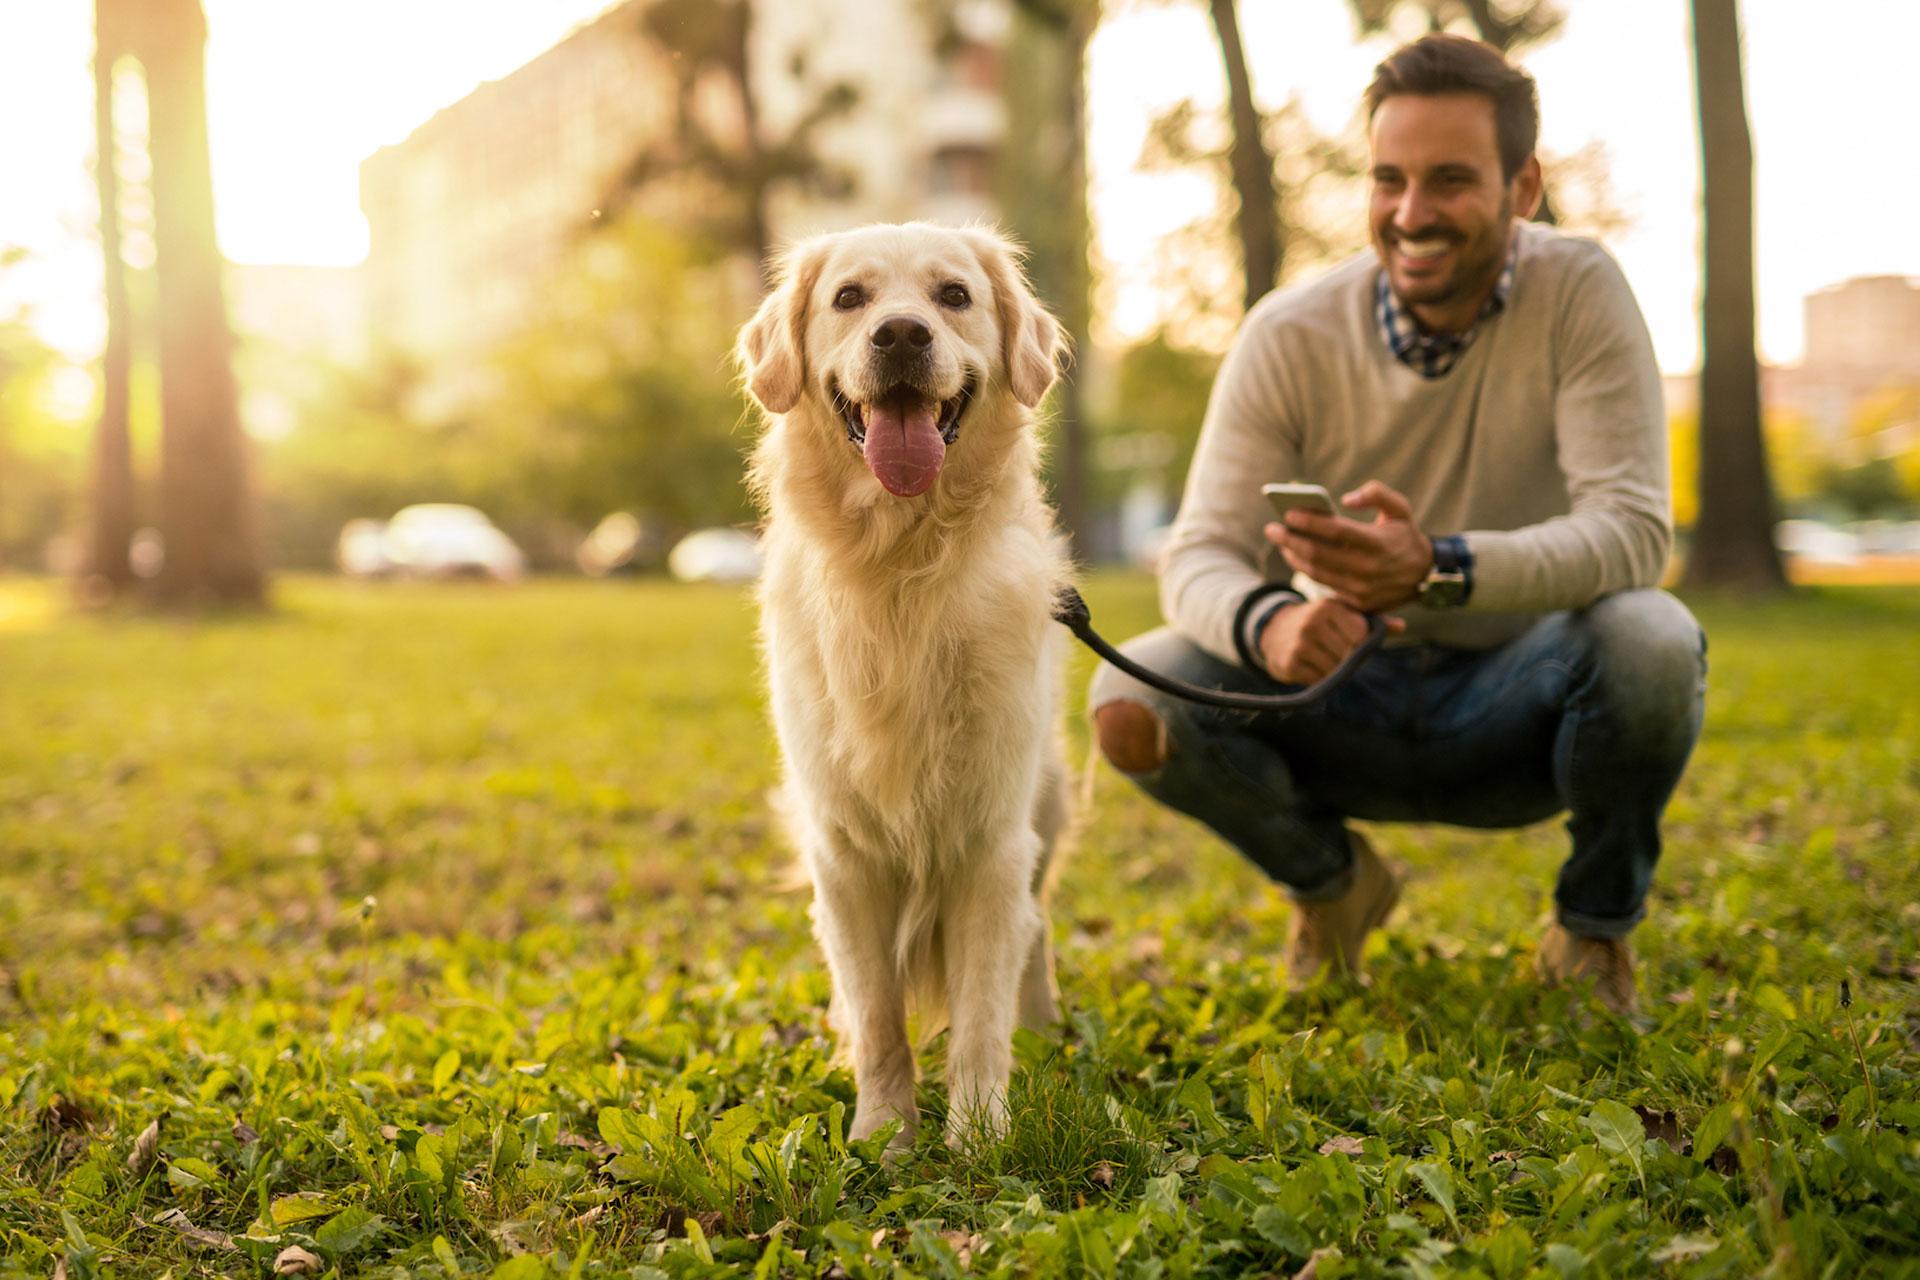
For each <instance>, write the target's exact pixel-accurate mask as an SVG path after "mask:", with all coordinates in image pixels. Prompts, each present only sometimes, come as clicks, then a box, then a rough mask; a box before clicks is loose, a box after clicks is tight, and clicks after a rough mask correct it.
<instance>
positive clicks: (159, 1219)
mask: <svg viewBox="0 0 1920 1280" xmlns="http://www.w3.org/2000/svg"><path fill="white" fill-rule="evenodd" d="M134 1221H136V1222H137V1221H139V1219H138V1218H136V1219H134ZM147 1225H149V1226H154V1227H165V1228H167V1229H168V1230H170V1231H177V1232H179V1233H180V1234H181V1235H183V1236H185V1237H186V1238H187V1240H188V1242H189V1243H191V1244H193V1245H194V1246H195V1247H197V1248H201V1249H222V1250H228V1251H231V1250H232V1249H233V1248H234V1247H235V1246H234V1243H233V1237H232V1236H230V1235H228V1234H227V1233H226V1232H224V1231H210V1230H208V1229H207V1228H205V1227H197V1226H195V1225H194V1223H193V1219H191V1218H189V1217H188V1216H187V1214H186V1211H185V1210H184V1209H179V1208H173V1209H168V1210H167V1211H166V1212H164V1213H160V1214H156V1215H154V1218H153V1221H152V1222H150V1223H148V1224H147Z"/></svg>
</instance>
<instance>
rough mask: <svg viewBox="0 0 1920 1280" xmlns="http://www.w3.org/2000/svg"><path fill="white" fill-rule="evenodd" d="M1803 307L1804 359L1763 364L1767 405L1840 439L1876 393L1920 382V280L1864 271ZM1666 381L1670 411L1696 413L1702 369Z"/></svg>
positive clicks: (1762, 384) (1763, 393)
mask: <svg viewBox="0 0 1920 1280" xmlns="http://www.w3.org/2000/svg"><path fill="white" fill-rule="evenodd" d="M1805 306H1806V325H1807V327H1806V333H1807V351H1806V356H1805V358H1803V359H1802V360H1801V362H1800V363H1799V364H1795V365H1767V366H1764V367H1763V368H1762V369H1761V370H1760V398H1761V403H1762V404H1763V405H1764V406H1765V407H1766V408H1768V409H1769V410H1774V409H1777V410H1781V411H1784V412H1787V413H1794V414H1799V415H1801V416H1803V417H1805V418H1807V419H1808V420H1809V421H1811V422H1812V423H1813V424H1814V426H1815V427H1816V428H1817V429H1818V430H1819V431H1820V432H1821V433H1822V434H1823V435H1825V436H1826V437H1827V438H1828V439H1829V440H1830V441H1836V442H1837V441H1839V440H1841V439H1843V438H1844V437H1845V435H1846V433H1847V428H1848V425H1849V423H1850V422H1851V421H1852V419H1853V418H1854V416H1855V415H1856V413H1857V412H1858V411H1859V409H1860V407H1861V405H1862V404H1863V402H1865V401H1866V400H1868V399H1869V398H1870V397H1874V396H1878V395H1881V394H1883V393H1885V392H1887V391H1890V390H1894V389H1897V388H1901V387H1912V386H1920V280H1914V279H1909V278H1907V277H1905V276H1859V277H1856V278H1854V279H1852V280H1845V281H1842V282H1841V283H1839V284H1834V285H1829V286H1827V287H1826V288H1824V289H1821V290H1819V291H1817V292H1815V293H1812V294H1809V295H1808V296H1807V298H1806V302H1805ZM1665 382H1666V390H1667V410H1668V412H1669V413H1681V412H1689V413H1690V412H1692V411H1693V409H1694V408H1695V406H1696V405H1697V404H1698V403H1699V398H1700V388H1699V378H1698V375H1695V374H1684V375H1678V374H1676V375H1673V376H1670V377H1668V378H1666V379H1665Z"/></svg>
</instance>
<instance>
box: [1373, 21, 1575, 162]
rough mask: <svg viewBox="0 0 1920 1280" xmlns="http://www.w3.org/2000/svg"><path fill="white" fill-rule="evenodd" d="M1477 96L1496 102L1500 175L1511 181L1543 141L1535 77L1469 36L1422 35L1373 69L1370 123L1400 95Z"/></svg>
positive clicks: (1538, 94)
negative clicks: (1465, 94) (1382, 107)
mask: <svg viewBox="0 0 1920 1280" xmlns="http://www.w3.org/2000/svg"><path fill="white" fill-rule="evenodd" d="M1403 93H1412V94H1422V95H1429V94H1444V93H1477V94H1479V95H1480V96H1481V97H1483V98H1485V99H1487V100H1488V101H1490V102H1491V103H1493V125H1494V132H1495V136H1496V137H1497V138H1498V139H1499V144H1500V176H1501V178H1502V179H1503V180H1505V181H1508V182H1511V181H1513V175H1514V174H1516V173H1518V172H1520V166H1521V165H1523V164H1525V163H1526V162H1527V157H1528V156H1530V155H1532V154H1533V148H1534V144H1535V143H1537V142H1538V141H1539V140H1540V93H1539V90H1537V89H1536V88H1535V87H1534V83H1533V77H1532V76H1530V75H1528V74H1527V73H1526V72H1524V71H1522V70H1521V69H1520V68H1518V67H1516V66H1514V65H1513V64H1512V63H1511V62H1508V61H1507V60H1506V59H1505V58H1504V57H1502V56H1501V54H1500V51H1499V50H1498V49H1496V48H1494V47H1493V46H1492V45H1490V44H1483V43H1481V42H1480V41H1478V40H1469V39H1467V37H1465V36H1452V35H1444V34H1436V35H1430V36H1422V37H1421V38H1420V39H1418V40H1415V41H1414V42H1413V43H1412V44H1409V45H1402V46H1401V47H1400V48H1398V49H1396V50H1394V51H1393V52H1392V53H1391V54H1389V55H1388V57H1387V60H1386V61H1385V62H1382V63H1381V64H1380V65H1379V66H1377V67H1375V68H1374V69H1373V83H1372V84H1370V85H1368V86H1367V121H1368V123H1372V121H1373V117H1374V113H1376V112H1377V111H1379V110H1380V104H1381V103H1383V102H1385V101H1386V100H1387V99H1388V98H1391V97H1393V96H1394V95H1396V94H1403Z"/></svg>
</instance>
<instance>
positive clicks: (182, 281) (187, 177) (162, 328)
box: [102, 0, 265, 608]
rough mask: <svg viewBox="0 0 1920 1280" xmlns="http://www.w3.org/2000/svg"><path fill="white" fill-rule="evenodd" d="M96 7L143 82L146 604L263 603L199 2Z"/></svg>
mask: <svg viewBox="0 0 1920 1280" xmlns="http://www.w3.org/2000/svg"><path fill="white" fill-rule="evenodd" d="M102 3H103V7H105V8H107V9H109V10H110V14H109V20H108V22H107V24H106V27H105V33H106V34H107V35H108V36H109V37H111V38H114V39H115V40H116V41H117V42H118V43H120V44H121V46H122V47H123V48H124V50H125V51H126V52H127V53H129V54H131V55H132V56H133V57H135V58H137V59H138V61H139V63H140V65H141V66H142V68H143V69H144V70H145V72H146V83H147V131H148V138H149V142H148V152H149V157H150V159H151V167H152V186H153V206H154V212H153V222H154V243H155V303H154V314H155V321H156V328H157V330H158V346H159V355H160V402H161V409H160V413H161V423H162V430H161V442H160V489H159V504H158V505H159V526H160V534H161V539H162V542H163V545H164V547H165V551H166V555H165V560H164V561H163V563H162V565H161V569H160V572H159V574H158V576H157V577H156V578H155V579H154V581H153V583H152V586H151V593H152V598H153V600H154V601H155V602H156V603H158V604H161V605H164V606H168V607H174V608H179V607H200V606H208V605H213V606H221V605H255V604H259V603H261V602H262V600H263V598H264V592H265V574H264V571H263V569H262V568H261V563H260V547H259V534H258V524H257V520H256V517H255V512H254V509H253V495H252V492H251V489H250V485H249V480H248V474H247V456H246V447H247V446H246V437H245V436H244V434H243V433H242V432H241V430H240V415H239V407H238V393H237V390H236V388H235V384H234V377H233V363H232V346H233V338H232V334H231V332H230V330H229V329H228V327H227V314H226V304H225V301H224V299H223V297H222V294H221V286H220V270H221V259H220V250H219V247H218V245H217V244H216V243H215V240H214V230H213V180H212V173H211V164H210V161H209V157H208V150H207V102H206V64H205V55H206V39H207V25H206V17H205V15H204V14H203V13H202V12H201V9H200V0H141V2H140V3H137V4H136V3H132V2H131V0H102ZM108 102H109V109H110V110H111V96H110V95H109V98H108ZM111 129H112V125H111V122H110V121H109V123H108V125H107V136H108V137H109V140H111ZM110 168H111V165H103V169H110ZM111 216H112V207H111V206H110V205H105V204H103V208H102V217H103V219H104V218H110V217H111ZM103 231H104V228H103ZM109 269H111V268H109ZM114 465H117V464H114Z"/></svg>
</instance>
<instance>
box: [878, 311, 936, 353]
mask: <svg viewBox="0 0 1920 1280" xmlns="http://www.w3.org/2000/svg"><path fill="white" fill-rule="evenodd" d="M867 340H868V341H869V342H871V343H872V344H873V346H874V350H876V351H887V352H892V353H894V354H900V353H902V352H906V351H925V350H926V349H927V348H928V347H930V346H932V345H933V330H931V329H929V328H927V326H926V325H924V324H922V323H921V322H920V321H919V320H916V319H915V318H914V317H912V316H888V317H887V318H886V319H885V320H882V321H881V322H880V323H879V324H878V325H876V326H874V330H873V336H872V337H870V338H869V339H867Z"/></svg>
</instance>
